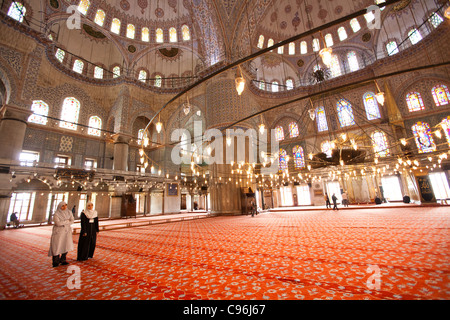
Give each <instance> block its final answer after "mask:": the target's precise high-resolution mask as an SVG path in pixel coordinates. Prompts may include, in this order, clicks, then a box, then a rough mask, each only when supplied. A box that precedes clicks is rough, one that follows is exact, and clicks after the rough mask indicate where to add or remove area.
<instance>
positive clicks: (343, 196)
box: [342, 192, 348, 207]
mask: <svg viewBox="0 0 450 320" xmlns="http://www.w3.org/2000/svg"><path fill="white" fill-rule="evenodd" d="M342 204H343V205H344V207H348V196H347V192H344V193H342Z"/></svg>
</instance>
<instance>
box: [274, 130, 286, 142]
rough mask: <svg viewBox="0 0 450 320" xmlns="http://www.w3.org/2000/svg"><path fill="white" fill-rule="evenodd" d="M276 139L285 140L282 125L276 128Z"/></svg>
mask: <svg viewBox="0 0 450 320" xmlns="http://www.w3.org/2000/svg"><path fill="white" fill-rule="evenodd" d="M275 139H276V140H277V141H282V140H284V130H283V127H282V126H278V127H276V128H275Z"/></svg>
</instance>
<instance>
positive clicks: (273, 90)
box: [272, 81, 279, 92]
mask: <svg viewBox="0 0 450 320" xmlns="http://www.w3.org/2000/svg"><path fill="white" fill-rule="evenodd" d="M278 90H279V88H278V81H272V92H278Z"/></svg>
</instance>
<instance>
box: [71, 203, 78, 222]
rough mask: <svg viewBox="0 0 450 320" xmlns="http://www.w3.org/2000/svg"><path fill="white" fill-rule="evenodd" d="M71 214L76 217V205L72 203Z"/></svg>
mask: <svg viewBox="0 0 450 320" xmlns="http://www.w3.org/2000/svg"><path fill="white" fill-rule="evenodd" d="M72 214H73V218H74V219H76V218H77V206H76V205H74V206H73V208H72Z"/></svg>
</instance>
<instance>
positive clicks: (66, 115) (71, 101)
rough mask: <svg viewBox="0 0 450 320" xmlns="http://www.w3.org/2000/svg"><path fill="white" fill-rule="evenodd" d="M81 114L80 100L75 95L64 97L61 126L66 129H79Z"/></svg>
mask: <svg viewBox="0 0 450 320" xmlns="http://www.w3.org/2000/svg"><path fill="white" fill-rule="evenodd" d="M79 114H80V102H79V101H78V100H77V99H75V98H73V97H69V98H66V99H64V102H63V106H62V111H61V121H60V122H59V126H60V127H61V128H65V129H70V130H77V124H76V123H77V122H78V116H79Z"/></svg>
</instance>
